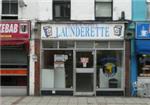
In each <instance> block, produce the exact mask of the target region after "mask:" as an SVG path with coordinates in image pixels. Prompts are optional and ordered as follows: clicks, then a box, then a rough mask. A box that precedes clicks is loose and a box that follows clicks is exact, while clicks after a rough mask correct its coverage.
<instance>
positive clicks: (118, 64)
mask: <svg viewBox="0 0 150 105" xmlns="http://www.w3.org/2000/svg"><path fill="white" fill-rule="evenodd" d="M122 77H123V51H121V50H117V51H115V50H99V51H97V88H100V89H107V88H121V84H122Z"/></svg>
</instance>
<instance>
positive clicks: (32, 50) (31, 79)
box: [29, 21, 36, 95]
mask: <svg viewBox="0 0 150 105" xmlns="http://www.w3.org/2000/svg"><path fill="white" fill-rule="evenodd" d="M35 22H36V21H32V22H31V29H32V30H31V31H32V35H31V40H30V52H29V56H30V58H29V60H30V62H29V63H30V64H29V65H30V66H29V71H30V72H29V95H34V89H35V61H34V59H33V56H34V55H35V42H34V38H35V33H34V32H33V28H34V27H35Z"/></svg>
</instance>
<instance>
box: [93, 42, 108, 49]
mask: <svg viewBox="0 0 150 105" xmlns="http://www.w3.org/2000/svg"><path fill="white" fill-rule="evenodd" d="M95 47H96V48H108V41H102V42H95Z"/></svg>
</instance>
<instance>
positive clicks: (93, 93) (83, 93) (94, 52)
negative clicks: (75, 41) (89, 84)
mask: <svg viewBox="0 0 150 105" xmlns="http://www.w3.org/2000/svg"><path fill="white" fill-rule="evenodd" d="M77 52H91V53H92V54H93V69H94V72H93V73H91V74H93V91H92V92H77V91H76V73H77V72H76V69H77V67H76V53H77ZM73 58H74V59H73V60H74V61H73V63H74V64H73V68H74V69H73V86H74V89H73V95H84V96H91V95H96V50H87V49H77V50H74V51H73ZM85 73H86V72H85ZM87 73H88V72H87Z"/></svg>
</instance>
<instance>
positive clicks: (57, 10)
mask: <svg viewBox="0 0 150 105" xmlns="http://www.w3.org/2000/svg"><path fill="white" fill-rule="evenodd" d="M53 19H54V20H68V19H70V0H53Z"/></svg>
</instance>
